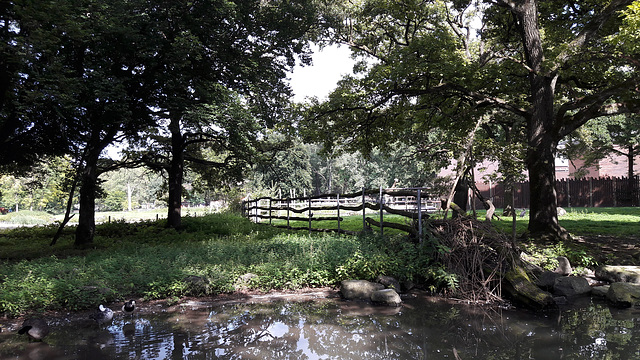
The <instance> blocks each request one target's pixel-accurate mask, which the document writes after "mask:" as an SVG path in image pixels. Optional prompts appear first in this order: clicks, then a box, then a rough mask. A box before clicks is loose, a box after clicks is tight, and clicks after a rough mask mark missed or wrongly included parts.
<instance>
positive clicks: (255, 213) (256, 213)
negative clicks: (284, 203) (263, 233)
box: [253, 199, 260, 224]
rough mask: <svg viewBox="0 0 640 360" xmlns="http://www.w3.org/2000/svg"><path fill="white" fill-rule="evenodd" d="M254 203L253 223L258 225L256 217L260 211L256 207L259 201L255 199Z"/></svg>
mask: <svg viewBox="0 0 640 360" xmlns="http://www.w3.org/2000/svg"><path fill="white" fill-rule="evenodd" d="M254 203H255V204H256V205H255V207H254V208H253V215H254V218H253V221H254V222H255V223H256V224H257V223H258V221H259V218H258V215H260V214H259V212H260V210H258V207H259V206H260V200H258V199H256V200H255V201H254Z"/></svg>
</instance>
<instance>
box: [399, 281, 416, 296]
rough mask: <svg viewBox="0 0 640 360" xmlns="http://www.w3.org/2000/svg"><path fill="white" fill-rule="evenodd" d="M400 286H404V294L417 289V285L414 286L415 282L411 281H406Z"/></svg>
mask: <svg viewBox="0 0 640 360" xmlns="http://www.w3.org/2000/svg"><path fill="white" fill-rule="evenodd" d="M400 285H401V286H402V292H404V293H407V292H409V291H411V290H412V289H413V288H414V287H416V284H414V283H413V281H411V280H405V281H403V282H402V284H400Z"/></svg>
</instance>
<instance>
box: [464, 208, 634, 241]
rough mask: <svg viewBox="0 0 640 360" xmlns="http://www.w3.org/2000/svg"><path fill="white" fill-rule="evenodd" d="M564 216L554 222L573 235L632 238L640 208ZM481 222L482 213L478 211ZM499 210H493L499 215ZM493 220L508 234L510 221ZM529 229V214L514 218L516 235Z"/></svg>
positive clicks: (579, 211) (570, 211) (572, 212)
mask: <svg viewBox="0 0 640 360" xmlns="http://www.w3.org/2000/svg"><path fill="white" fill-rule="evenodd" d="M566 210H567V214H566V215H563V216H560V217H559V218H558V223H559V224H560V225H561V226H562V227H564V228H565V229H567V231H569V232H570V233H571V234H573V235H578V236H582V235H607V236H615V237H636V236H638V235H639V234H640V208H636V207H629V208H568V209H566ZM477 213H478V218H479V219H484V214H485V213H486V212H485V211H478V212H477ZM501 213H502V209H498V210H496V214H501ZM501 219H502V220H494V221H493V223H494V224H495V226H496V228H498V229H500V230H502V231H504V232H505V233H509V234H510V233H511V226H512V221H511V217H501ZM528 226H529V214H528V213H527V214H526V216H524V217H519V216H518V217H516V232H517V233H518V234H522V233H524V232H525V231H526V230H527V227H528Z"/></svg>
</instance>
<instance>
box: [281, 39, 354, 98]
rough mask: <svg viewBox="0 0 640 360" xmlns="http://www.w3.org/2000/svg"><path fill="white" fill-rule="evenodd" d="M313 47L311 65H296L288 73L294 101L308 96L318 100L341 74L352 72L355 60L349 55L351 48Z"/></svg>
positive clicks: (330, 88)
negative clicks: (320, 48)
mask: <svg viewBox="0 0 640 360" xmlns="http://www.w3.org/2000/svg"><path fill="white" fill-rule="evenodd" d="M313 49H314V54H313V57H312V59H313V63H312V65H311V66H300V65H296V67H295V68H294V69H293V72H292V73H290V74H289V78H290V79H291V82H290V84H291V88H292V89H293V93H294V97H293V100H294V101H295V102H303V101H304V99H305V98H306V97H310V96H317V97H318V98H319V99H320V100H322V99H324V98H326V96H327V95H329V93H330V92H331V91H332V90H333V89H335V88H336V85H337V83H338V80H340V79H341V78H342V76H343V75H345V74H350V73H352V69H353V65H354V63H355V62H354V61H353V59H351V58H350V57H349V56H350V55H351V50H349V48H348V47H347V46H340V47H338V46H337V45H333V46H329V47H326V48H324V49H322V50H319V49H318V47H314V48H313Z"/></svg>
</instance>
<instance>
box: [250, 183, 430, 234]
mask: <svg viewBox="0 0 640 360" xmlns="http://www.w3.org/2000/svg"><path fill="white" fill-rule="evenodd" d="M429 192H430V189H428V188H405V189H395V188H394V189H382V188H380V189H375V190H371V189H363V190H362V191H360V192H356V193H350V194H322V195H316V196H307V197H295V198H284V199H282V198H271V197H261V198H258V199H253V200H246V201H243V202H242V209H243V215H244V216H245V217H247V218H249V219H251V220H252V221H254V222H262V223H267V222H268V223H269V224H270V225H274V224H273V221H274V220H286V225H274V226H277V227H281V228H286V229H293V230H309V231H335V232H338V233H354V232H353V231H346V230H344V229H342V228H341V222H342V221H344V218H343V216H353V215H360V214H361V215H362V228H363V229H365V228H367V224H368V225H373V226H377V227H379V228H380V231H381V232H382V233H384V228H385V227H389V228H395V229H400V230H403V231H407V232H409V233H412V234H414V235H416V236H418V237H419V238H422V219H423V217H425V216H426V214H427V213H429V212H435V211H438V210H439V209H440V200H439V199H436V198H434V197H433V196H431V195H430V194H429ZM385 214H394V215H400V216H404V217H407V218H410V219H413V220H416V221H417V223H418V227H417V229H416V228H414V227H411V226H409V225H404V224H397V223H393V222H385V221H384V215H385ZM376 219H379V221H378V220H376ZM292 221H304V222H306V223H307V224H308V225H307V226H306V227H300V226H298V227H293V226H291V222H292ZM316 221H335V222H336V223H337V229H316V228H313V226H312V223H313V222H316Z"/></svg>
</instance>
